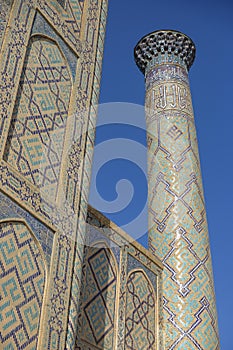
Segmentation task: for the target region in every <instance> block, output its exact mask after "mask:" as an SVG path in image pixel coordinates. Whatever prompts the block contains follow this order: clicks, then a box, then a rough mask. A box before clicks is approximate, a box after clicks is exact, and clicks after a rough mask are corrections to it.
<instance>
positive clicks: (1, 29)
mask: <svg viewBox="0 0 233 350" xmlns="http://www.w3.org/2000/svg"><path fill="white" fill-rule="evenodd" d="M12 3H13V0H5V1H1V2H0V51H1V46H2V40H3V38H4V33H5V29H6V25H7V21H8V15H9V12H10V9H11V5H12Z"/></svg>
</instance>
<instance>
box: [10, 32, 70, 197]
mask: <svg viewBox="0 0 233 350" xmlns="http://www.w3.org/2000/svg"><path fill="white" fill-rule="evenodd" d="M71 89H72V80H71V75H70V72H69V67H68V64H67V62H66V60H65V58H64V56H63V54H62V52H61V50H60V49H59V47H58V45H57V44H56V43H55V42H54V41H52V40H51V39H48V38H43V37H40V36H33V37H32V38H31V40H30V42H29V45H28V49H27V53H26V58H25V62H24V66H23V71H22V74H21V79H20V83H19V88H18V94H17V97H16V104H15V107H14V112H13V116H12V120H11V126H10V130H9V134H8V138H7V144H6V147H5V152H4V159H5V160H6V161H7V162H8V163H10V164H11V165H12V166H13V167H14V168H15V169H17V171H18V172H20V173H21V174H22V175H23V176H24V177H25V178H26V179H28V180H29V181H30V182H31V183H32V184H33V185H36V186H38V187H39V188H43V189H44V190H47V191H48V190H49V195H50V198H51V199H55V198H56V194H57V185H58V181H59V174H60V165H61V157H62V150H63V148H64V136H65V128H66V124H67V117H68V110H69V101H70V95H71Z"/></svg>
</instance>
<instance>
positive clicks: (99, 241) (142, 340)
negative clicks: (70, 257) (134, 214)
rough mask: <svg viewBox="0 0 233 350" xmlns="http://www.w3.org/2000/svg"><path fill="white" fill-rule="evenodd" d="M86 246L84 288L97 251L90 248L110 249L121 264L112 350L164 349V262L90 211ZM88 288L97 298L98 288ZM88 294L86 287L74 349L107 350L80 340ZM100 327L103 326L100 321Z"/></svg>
mask: <svg viewBox="0 0 233 350" xmlns="http://www.w3.org/2000/svg"><path fill="white" fill-rule="evenodd" d="M87 242H88V243H89V245H88V246H86V248H85V255H84V264H83V279H82V285H83V286H85V280H86V272H85V271H86V269H89V270H90V268H89V267H88V266H89V261H88V259H89V254H90V255H91V256H92V255H94V253H95V252H97V248H90V245H91V246H94V247H99V251H101V247H105V245H108V246H109V247H111V248H110V249H111V251H112V254H114V255H115V258H116V261H117V263H118V274H119V277H118V281H117V282H118V283H117V285H116V300H115V305H116V311H115V313H114V314H112V318H113V319H114V318H115V319H114V320H113V323H114V332H115V337H114V343H113V345H111V346H112V347H111V349H117V350H124V349H133V350H135V349H148V350H149V349H158V350H160V349H161V350H162V349H164V347H163V327H162V325H163V309H162V263H161V261H159V260H158V259H157V258H156V257H155V256H153V255H152V254H151V253H150V252H149V251H148V250H146V249H145V248H143V247H142V246H140V245H139V244H138V243H137V242H132V239H131V238H130V237H129V236H128V235H127V234H125V233H124V232H123V231H121V230H120V229H119V228H118V227H117V226H116V225H115V224H113V223H112V222H111V221H110V220H109V219H107V218H106V217H104V216H103V215H102V214H100V213H99V212H98V211H97V210H95V209H93V208H91V207H89V209H88V218H87ZM88 243H87V244H88ZM93 249H95V251H94V250H93ZM102 249H104V251H106V252H108V251H109V250H108V249H106V248H102ZM119 253H120V256H119ZM119 258H120V259H119ZM114 260H115V259H114ZM106 263H107V264H108V272H109V276H108V279H109V282H111V278H112V277H111V276H112V272H111V270H112V269H111V266H110V264H109V262H107V261H106ZM96 272H98V270H97V271H96ZM91 276H92V274H91ZM106 277H107V276H106ZM95 279H98V277H95V278H94V280H95ZM90 282H91V279H90ZM89 285H90V286H89V290H90V293H93V296H94V295H95V294H96V292H95V289H94V287H95V284H94V283H89ZM91 287H92V288H91ZM86 294H87V293H86V290H85V287H83V289H82V291H81V295H80V300H81V311H79V317H78V323H77V330H78V337H77V340H76V348H75V349H77V350H83V349H87V350H92V349H97V348H100V349H105V346H106V342H104V344H102V346H99V347H97V346H94V345H91V344H93V342H92V343H91V342H90V341H89V342H88V340H87V341H86V342H84V341H82V338H81V339H80V336H79V334H80V330H81V333H82V334H85V332H86V331H87V329H88V327H86V323H85V324H82V322H81V321H80V320H81V315H82V314H83V311H82V310H83V306H82V305H83V300H84V299H85V298H86ZM99 304H100V303H99ZM97 310H99V309H97ZM105 314H106V317H105V319H104V322H105V323H106V327H108V325H109V317H107V315H108V314H107V312H105ZM94 317H97V316H96V315H95V316H94ZM98 325H99V326H100V325H101V322H100V321H99V323H98ZM88 333H89V331H88Z"/></svg>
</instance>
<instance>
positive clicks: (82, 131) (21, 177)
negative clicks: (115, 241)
mask: <svg viewBox="0 0 233 350" xmlns="http://www.w3.org/2000/svg"><path fill="white" fill-rule="evenodd" d="M0 12H1V14H0V26H1V33H0V56H1V61H0V62H1V64H0V86H1V87H0V91H1V94H0V99H1V103H0V114H1V119H0V144H1V146H0V149H1V159H0V163H1V164H0V186H1V210H0V212H1V214H0V215H1V216H0V221H1V225H2V230H3V232H2V234H1V247H2V252H4V251H6V254H5V255H4V254H3V255H2V257H1V276H2V281H3V283H2V288H3V289H2V290H1V298H0V310H1V329H0V342H1V345H0V347H1V348H2V349H10V348H11V349H35V348H37V349H56V350H57V349H64V348H66V349H74V344H75V338H76V323H77V308H76V304H77V303H78V301H79V291H80V281H81V273H82V261H83V245H82V243H83V239H84V233H85V221H86V212H87V198H88V190H89V181H90V165H91V159H92V152H93V142H94V132H93V130H94V129H95V118H96V105H97V102H98V94H99V84H100V74H101V61H102V54H103V42H104V33H105V23H106V13H107V1H106V0H103V1H102V0H101V1H97V0H85V1H84V0H64V1H58V0H36V1H34V0H30V1H29V0H14V1H13V0H12V1H8V0H4V1H0ZM77 223H78V225H77ZM8 226H9V227H8ZM21 237H22V240H23V241H22V242H21V241H20V239H21ZM26 257H27V259H26ZM7 278H8V280H7ZM41 281H42V282H41ZM39 287H40V288H39ZM29 289H30V290H31V291H29ZM71 291H72V294H71ZM27 293H28V294H27ZM30 293H31V294H30ZM29 294H30V295H29ZM71 295H72V298H73V299H72V298H71ZM18 318H19V319H18ZM30 326H31V328H30Z"/></svg>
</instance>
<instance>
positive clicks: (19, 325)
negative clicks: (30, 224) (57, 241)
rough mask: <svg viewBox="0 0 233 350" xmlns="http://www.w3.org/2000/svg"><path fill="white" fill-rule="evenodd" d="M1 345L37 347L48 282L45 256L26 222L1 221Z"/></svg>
mask: <svg viewBox="0 0 233 350" xmlns="http://www.w3.org/2000/svg"><path fill="white" fill-rule="evenodd" d="M0 250H1V256H0V279H1V285H0V341H1V344H2V345H1V349H3V350H7V349H18V350H21V349H36V345H37V340H38V332H39V323H40V315H41V308H42V302H43V294H44V286H45V265H44V261H43V257H42V255H41V253H40V250H39V249H38V247H37V245H36V243H35V240H34V238H33V237H32V234H31V232H30V231H29V229H28V228H27V226H26V225H25V224H24V223H22V222H10V221H9V222H2V223H1V224H0Z"/></svg>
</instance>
